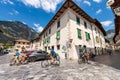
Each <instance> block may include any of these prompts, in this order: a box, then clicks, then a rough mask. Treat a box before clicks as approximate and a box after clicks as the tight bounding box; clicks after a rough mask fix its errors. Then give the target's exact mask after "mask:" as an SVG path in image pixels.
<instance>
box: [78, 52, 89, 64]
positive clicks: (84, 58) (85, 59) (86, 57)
mask: <svg viewBox="0 0 120 80" xmlns="http://www.w3.org/2000/svg"><path fill="white" fill-rule="evenodd" d="M89 57H90V56H89V55H84V54H81V55H79V58H78V64H81V63H88V60H89Z"/></svg>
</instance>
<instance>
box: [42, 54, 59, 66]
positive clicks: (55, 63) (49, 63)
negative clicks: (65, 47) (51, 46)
mask: <svg viewBox="0 0 120 80" xmlns="http://www.w3.org/2000/svg"><path fill="white" fill-rule="evenodd" d="M50 60H51V58H49V59H46V60H44V61H42V62H41V67H42V68H46V67H49V66H51V65H54V66H60V56H57V57H56V58H55V61H54V63H53V64H51V61H50Z"/></svg>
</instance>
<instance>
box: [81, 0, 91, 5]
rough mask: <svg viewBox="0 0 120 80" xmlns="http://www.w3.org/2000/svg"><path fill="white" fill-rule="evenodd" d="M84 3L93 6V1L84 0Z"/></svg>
mask: <svg viewBox="0 0 120 80" xmlns="http://www.w3.org/2000/svg"><path fill="white" fill-rule="evenodd" d="M83 3H85V4H87V5H88V6H91V3H90V2H89V1H86V0H84V1H83Z"/></svg>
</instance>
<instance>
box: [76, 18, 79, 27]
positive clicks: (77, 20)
mask: <svg viewBox="0 0 120 80" xmlns="http://www.w3.org/2000/svg"><path fill="white" fill-rule="evenodd" d="M76 22H77V24H78V25H80V18H78V17H77V16H76Z"/></svg>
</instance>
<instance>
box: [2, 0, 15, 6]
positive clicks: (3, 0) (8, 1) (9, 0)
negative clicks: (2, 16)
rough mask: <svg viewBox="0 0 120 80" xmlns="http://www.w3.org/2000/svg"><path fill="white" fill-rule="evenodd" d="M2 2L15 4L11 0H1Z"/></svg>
mask: <svg viewBox="0 0 120 80" xmlns="http://www.w3.org/2000/svg"><path fill="white" fill-rule="evenodd" d="M0 2H1V3H2V4H12V5H13V4H14V3H13V2H12V1H11V0H1V1H0Z"/></svg>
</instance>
